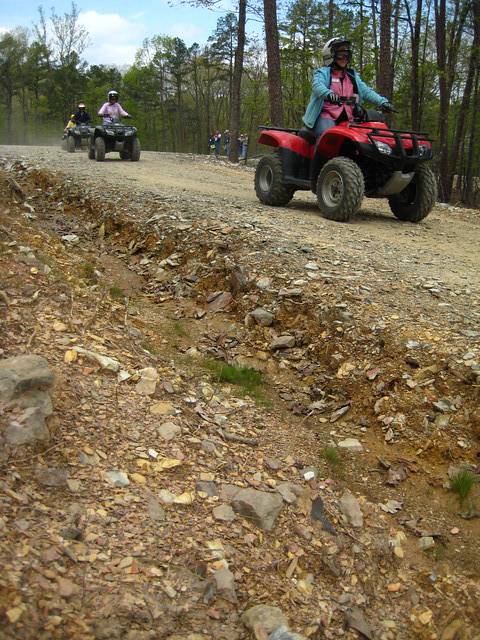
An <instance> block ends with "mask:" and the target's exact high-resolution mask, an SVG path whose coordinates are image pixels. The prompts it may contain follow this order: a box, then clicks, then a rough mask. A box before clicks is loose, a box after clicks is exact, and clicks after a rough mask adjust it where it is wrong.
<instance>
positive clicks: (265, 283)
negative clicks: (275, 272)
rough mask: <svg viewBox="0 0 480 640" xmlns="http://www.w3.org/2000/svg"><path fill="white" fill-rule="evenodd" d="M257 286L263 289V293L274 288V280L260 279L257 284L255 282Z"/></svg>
mask: <svg viewBox="0 0 480 640" xmlns="http://www.w3.org/2000/svg"><path fill="white" fill-rule="evenodd" d="M255 286H256V287H257V289H261V290H262V291H265V289H268V288H270V287H271V286H272V279H271V278H259V279H258V280H257V281H256V282H255Z"/></svg>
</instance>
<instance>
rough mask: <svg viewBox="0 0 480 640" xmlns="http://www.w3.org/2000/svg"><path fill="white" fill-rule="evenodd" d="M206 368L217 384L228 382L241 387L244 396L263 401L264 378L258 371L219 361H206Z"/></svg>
mask: <svg viewBox="0 0 480 640" xmlns="http://www.w3.org/2000/svg"><path fill="white" fill-rule="evenodd" d="M204 366H205V368H206V369H208V370H209V371H211V373H212V378H213V379H214V380H215V381H216V382H227V383H228V384H232V385H235V386H237V387H240V391H241V393H242V394H243V395H249V396H251V397H252V398H255V399H257V400H261V399H262V394H261V393H260V390H259V387H260V386H261V385H262V382H263V377H262V374H261V373H259V372H258V371H254V370H253V369H249V368H248V367H238V366H236V365H230V364H225V363H224V362H218V361H217V360H206V361H205V363H204Z"/></svg>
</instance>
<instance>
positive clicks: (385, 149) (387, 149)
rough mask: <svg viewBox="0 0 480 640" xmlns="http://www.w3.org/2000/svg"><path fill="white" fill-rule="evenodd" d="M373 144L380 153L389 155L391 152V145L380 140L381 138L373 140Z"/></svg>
mask: <svg viewBox="0 0 480 640" xmlns="http://www.w3.org/2000/svg"><path fill="white" fill-rule="evenodd" d="M373 144H374V145H375V146H376V147H377V149H378V150H379V151H380V153H384V154H385V155H386V156H389V155H390V154H391V153H392V147H391V146H390V145H388V144H387V143H386V142H382V141H381V140H374V141H373Z"/></svg>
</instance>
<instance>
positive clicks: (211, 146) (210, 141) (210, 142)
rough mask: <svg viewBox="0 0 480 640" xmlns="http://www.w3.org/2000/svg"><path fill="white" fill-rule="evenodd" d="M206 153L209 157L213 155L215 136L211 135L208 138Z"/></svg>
mask: <svg viewBox="0 0 480 640" xmlns="http://www.w3.org/2000/svg"><path fill="white" fill-rule="evenodd" d="M208 152H209V154H210V155H213V154H214V153H215V134H214V133H211V134H210V137H209V138H208Z"/></svg>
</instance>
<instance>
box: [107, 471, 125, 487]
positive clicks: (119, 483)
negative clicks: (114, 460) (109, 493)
mask: <svg viewBox="0 0 480 640" xmlns="http://www.w3.org/2000/svg"><path fill="white" fill-rule="evenodd" d="M105 480H106V481H107V482H108V483H109V484H113V485H114V486H115V487H127V486H128V485H129V484H130V480H129V479H128V476H127V474H126V473H125V472H124V471H117V470H113V471H107V472H106V474H105Z"/></svg>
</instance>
